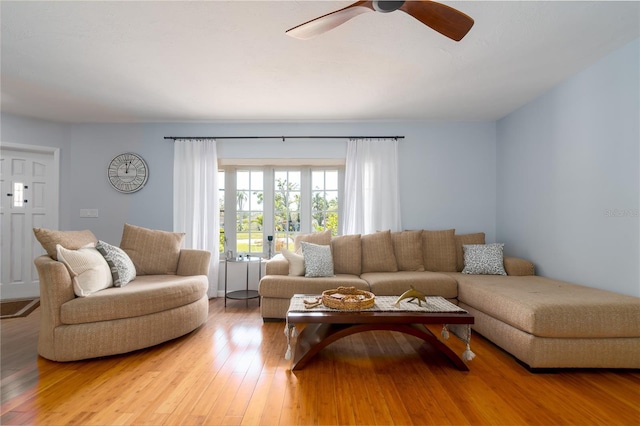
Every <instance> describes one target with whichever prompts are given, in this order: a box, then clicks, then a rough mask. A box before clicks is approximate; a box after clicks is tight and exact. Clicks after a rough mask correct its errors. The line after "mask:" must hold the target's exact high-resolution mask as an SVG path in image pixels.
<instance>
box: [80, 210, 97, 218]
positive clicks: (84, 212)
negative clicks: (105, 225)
mask: <svg viewBox="0 0 640 426" xmlns="http://www.w3.org/2000/svg"><path fill="white" fill-rule="evenodd" d="M80 217H98V209H80Z"/></svg>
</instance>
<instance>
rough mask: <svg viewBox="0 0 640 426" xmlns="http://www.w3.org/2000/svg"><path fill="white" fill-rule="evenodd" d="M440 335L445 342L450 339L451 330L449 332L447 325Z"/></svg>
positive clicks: (443, 327)
mask: <svg viewBox="0 0 640 426" xmlns="http://www.w3.org/2000/svg"><path fill="white" fill-rule="evenodd" d="M440 334H442V338H443V339H445V340H446V339H448V338H449V330H447V326H446V325H443V326H442V332H441V333H440Z"/></svg>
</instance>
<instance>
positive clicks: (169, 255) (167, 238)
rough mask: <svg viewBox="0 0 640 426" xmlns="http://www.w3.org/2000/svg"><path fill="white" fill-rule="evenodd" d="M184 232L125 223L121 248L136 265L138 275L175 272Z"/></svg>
mask: <svg viewBox="0 0 640 426" xmlns="http://www.w3.org/2000/svg"><path fill="white" fill-rule="evenodd" d="M183 239H184V234H183V233H181V232H167V231H159V230H152V229H147V228H141V227H139V226H133V225H129V224H128V223H125V225H124V230H123V232H122V241H121V242H120V248H121V249H122V250H124V251H125V252H126V253H127V254H128V255H129V257H130V258H131V260H132V261H133V264H134V265H135V267H136V274H137V275H162V274H175V273H176V270H177V269H178V260H179V259H180V247H181V246H182V240H183Z"/></svg>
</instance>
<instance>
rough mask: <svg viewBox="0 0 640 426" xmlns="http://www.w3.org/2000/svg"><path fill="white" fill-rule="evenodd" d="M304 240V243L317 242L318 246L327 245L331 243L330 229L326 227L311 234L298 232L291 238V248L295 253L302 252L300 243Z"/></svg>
mask: <svg viewBox="0 0 640 426" xmlns="http://www.w3.org/2000/svg"><path fill="white" fill-rule="evenodd" d="M302 241H304V242H305V243H311V244H317V245H319V246H328V245H330V244H331V230H330V229H327V230H326V231H322V232H314V233H312V234H298V235H296V237H295V238H294V239H293V249H294V250H295V251H296V253H302V248H301V247H300V243H301V242H302Z"/></svg>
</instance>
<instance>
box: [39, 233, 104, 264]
mask: <svg viewBox="0 0 640 426" xmlns="http://www.w3.org/2000/svg"><path fill="white" fill-rule="evenodd" d="M33 234H34V235H35V237H36V239H37V240H38V242H39V243H40V244H41V245H42V248H43V249H44V250H45V251H46V252H47V254H48V255H49V257H50V258H52V259H53V260H58V255H57V253H56V245H57V244H60V245H61V246H62V247H64V248H66V249H67V250H77V249H79V248H80V247H83V246H86V245H87V244H89V243H95V242H97V241H98V239H97V238H96V236H95V235H93V232H91V231H89V230H88V229H87V230H84V231H56V230H53V229H45V228H33Z"/></svg>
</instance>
